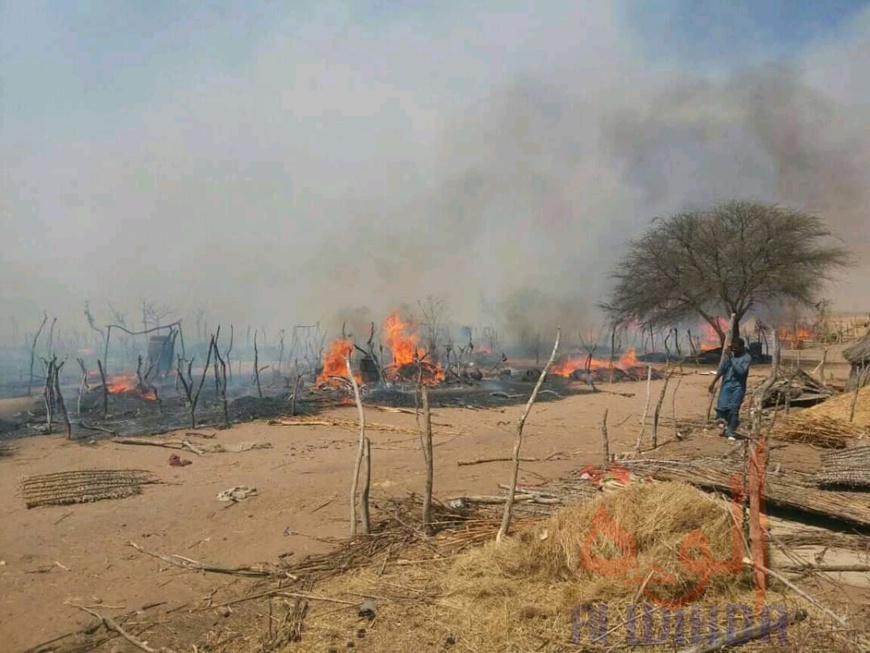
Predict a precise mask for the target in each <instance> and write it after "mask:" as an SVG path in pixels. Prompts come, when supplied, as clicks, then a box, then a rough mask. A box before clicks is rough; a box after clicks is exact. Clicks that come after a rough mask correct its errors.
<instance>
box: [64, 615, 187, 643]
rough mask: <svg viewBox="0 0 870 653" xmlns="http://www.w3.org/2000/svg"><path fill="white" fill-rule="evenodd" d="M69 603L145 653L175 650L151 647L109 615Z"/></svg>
mask: <svg viewBox="0 0 870 653" xmlns="http://www.w3.org/2000/svg"><path fill="white" fill-rule="evenodd" d="M70 605H71V606H73V607H74V608H78V609H79V610H82V611H84V612H87V613H88V614H90V615H91V616H94V617H96V618H97V619H99V620H100V621H101V622H102V624H103V625H104V626H105V627H106V628H107V629H109V630H113V631H115V632H116V633H118V634H119V635H120V636H121V637H123V638H124V639H126V640H127V641H128V642H130V643H131V644H132V645H133V646H135V647H136V648H138V649H141V650H143V651H145V653H175V651H173V650H172V649H171V648H167V647H165V646H161V647H160V648H152V647H151V646H149V645H148V643H147V642H143V641H142V640H141V639H138V638H136V637H133V635H131V634H130V633H128V632H127V631H126V630H124V629H123V628H121V626H120V625H118V622H117V621H115V620H114V619H112V618H111V617H107V616H105V615H101V614H99V613H98V612H94V611H93V610H91V609H90V608H86V607H84V606H83V605H76V604H75V603H70Z"/></svg>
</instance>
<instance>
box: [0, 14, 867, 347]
mask: <svg viewBox="0 0 870 653" xmlns="http://www.w3.org/2000/svg"><path fill="white" fill-rule="evenodd" d="M290 5H293V6H294V7H295V8H294V9H288V8H287V7H288V6H290ZM772 63H778V64H779V65H780V67H777V68H771V67H770V64H772ZM868 71H870V10H868V8H867V3H866V2H847V1H845V0H829V1H828V2H824V3H810V2H799V1H792V2H786V1H784V0H779V1H769V2H761V3H759V2H749V1H748V0H747V1H739V2H726V1H725V0H722V1H720V2H714V1H712V0H696V1H689V0H668V1H665V2H655V3H651V2H641V1H640V0H624V1H623V2H617V1H614V2H605V1H604V0H596V1H594V2H593V1H587V2H568V1H564V2H563V1H561V0H552V1H550V2H520V1H511V0H499V1H497V2H496V1H495V0H484V1H482V2H477V3H473V4H472V3H467V2H463V3H460V2H453V1H443V2H437V3H436V2H422V1H420V0H380V1H372V2H365V1H362V2H361V1H357V2H324V1H320V2H316V3H315V2H312V3H308V2H296V3H279V2H267V1H264V0H261V1H256V0H249V1H245V2H241V1H234V2H210V3H183V2H170V1H168V0H157V1H152V2H129V1H128V2H120V1H115V2H108V1H104V2H100V1H85V0H81V1H79V2H75V3H72V2H39V1H38V0H26V1H25V0H6V2H5V3H0V82H2V88H0V92H2V97H0V101H2V103H0V171H2V175H0V202H2V204H0V316H3V319H2V320H0V334H2V333H3V332H6V331H8V327H9V319H8V316H9V315H13V314H14V315H16V316H18V320H19V323H20V324H22V328H32V327H35V326H36V324H38V318H39V315H40V314H41V311H42V309H46V310H48V311H49V312H50V313H53V314H57V315H60V316H61V319H62V320H64V319H66V320H70V321H72V320H75V321H79V322H80V323H81V324H82V325H83V324H84V322H83V316H82V314H81V305H82V303H83V302H84V300H85V299H89V300H90V301H91V303H92V305H93V307H94V309H95V310H96V312H97V313H98V314H99V316H98V319H99V320H100V321H105V320H108V318H109V316H108V313H107V312H106V302H107V301H111V302H113V303H114V304H117V305H122V306H129V307H133V306H135V305H136V302H137V301H139V300H140V299H141V298H143V297H148V298H151V299H154V300H157V301H160V302H163V303H168V304H171V305H172V306H174V307H175V308H176V309H177V311H178V314H179V315H182V314H186V313H188V311H187V310H186V308H185V307H188V308H189V309H190V311H191V312H192V310H193V309H195V308H199V307H202V308H205V309H206V310H207V311H208V313H209V314H210V315H211V319H212V321H217V320H220V321H225V322H230V321H232V322H235V323H236V324H244V323H262V324H267V325H270V326H282V327H283V326H289V325H290V324H292V323H294V322H313V321H315V320H318V319H322V320H327V321H329V320H333V319H335V318H336V316H341V315H345V314H347V313H349V312H354V314H356V315H364V313H365V311H364V310H363V308H367V309H370V310H371V311H372V316H373V319H377V320H380V319H382V317H383V314H384V312H385V311H387V310H389V309H390V308H391V307H393V306H396V305H398V304H400V303H402V302H410V303H413V302H414V301H416V299H418V298H421V297H424V296H426V295H427V294H430V293H431V294H436V295H443V296H445V297H446V298H447V300H448V301H449V304H450V307H451V313H452V314H453V316H454V317H455V318H456V319H458V320H460V321H468V322H476V323H479V324H480V323H485V322H487V321H488V320H493V319H495V317H493V315H494V314H493V313H492V312H490V313H487V312H486V311H485V310H484V309H483V308H482V307H485V306H491V307H495V315H498V314H502V315H504V314H507V313H511V314H514V313H515V311H516V308H517V302H519V308H520V309H521V310H531V308H532V304H531V303H529V304H528V306H527V305H526V303H524V302H526V300H525V299H522V298H523V297H526V298H528V297H529V295H528V293H529V292H531V293H532V294H533V295H534V293H536V292H538V291H546V293H548V297H549V296H551V297H552V299H553V303H552V304H547V302H549V299H548V300H546V301H544V303H545V304H547V305H550V306H551V308H552V311H554V312H555V313H558V315H551V316H550V317H551V318H552V319H555V320H561V319H567V320H578V321H579V320H583V319H592V318H591V317H589V316H591V315H592V308H591V307H592V306H593V305H594V303H595V302H596V301H597V300H599V299H601V297H602V293H603V292H605V291H606V287H607V278H606V277H607V274H608V272H609V271H610V268H611V266H612V264H613V262H614V258H615V256H618V254H619V247H620V245H621V244H622V243H624V242H625V241H626V239H628V238H631V237H634V236H636V235H638V234H639V233H640V231H641V230H642V229H643V228H644V226H645V225H646V224H648V222H649V220H650V219H651V218H652V217H654V216H655V215H658V214H661V213H662V212H667V211H675V210H678V209H680V208H682V207H684V206H685V205H686V204H687V203H697V202H706V201H711V200H715V199H718V198H722V197H731V196H741V197H743V196H751V197H753V198H757V199H764V200H776V201H785V202H789V203H791V204H796V205H799V206H801V207H803V208H808V209H811V210H816V211H819V212H820V213H821V214H822V215H824V216H825V217H827V218H828V219H829V221H830V223H831V225H832V226H833V227H834V228H835V229H837V230H838V232H840V233H842V234H843V235H844V236H846V237H847V238H848V240H849V242H850V243H851V244H855V245H857V246H858V247H859V250H860V252H859V253H866V252H867V251H868V247H867V243H868V240H867V239H868V235H870V233H868V232H870V229H868V219H867V217H866V216H867V214H868V208H870V191H868V189H870V183H868V182H870V172H868V171H870V134H868V130H867V128H866V125H867V124H868V118H870V115H868V113H870V79H868V77H870V72H868ZM863 270H864V272H870V270H868V268H867V267H866V266H865V268H863ZM865 285H866V284H865ZM521 291H522V292H525V293H526V294H525V295H523V294H517V293H520V292H521ZM834 296H835V297H836V298H837V300H838V301H839V303H840V305H841V306H842V307H843V308H856V309H862V310H863V309H867V308H868V307H870V306H868V304H870V301H868V295H867V292H866V291H864V290H863V289H862V288H861V287H860V284H858V283H856V282H853V283H851V284H850V283H844V284H841V285H840V286H839V287H837V288H836V289H835V290H834ZM529 301H530V300H529ZM557 305H558V308H554V307H556V306H557ZM361 307H362V308H361ZM542 319H544V318H542ZM31 322H33V323H34V324H33V325H31V324H30V323H31Z"/></svg>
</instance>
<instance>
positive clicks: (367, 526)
mask: <svg viewBox="0 0 870 653" xmlns="http://www.w3.org/2000/svg"><path fill="white" fill-rule="evenodd" d="M363 459H364V460H365V468H366V477H365V483H363V488H362V492H361V493H360V506H359V513H360V519H361V521H362V529H363V533H364V534H365V535H368V534H369V533H371V528H372V527H371V519H369V492H370V491H371V486H372V441H371V440H369V439H368V438H365V448H364V451H363Z"/></svg>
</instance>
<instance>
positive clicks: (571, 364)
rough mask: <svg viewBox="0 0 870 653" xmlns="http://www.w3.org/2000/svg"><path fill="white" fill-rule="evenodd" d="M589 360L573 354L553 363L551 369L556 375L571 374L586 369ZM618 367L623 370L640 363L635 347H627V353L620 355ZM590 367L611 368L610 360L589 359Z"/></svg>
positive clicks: (598, 368)
mask: <svg viewBox="0 0 870 653" xmlns="http://www.w3.org/2000/svg"><path fill="white" fill-rule="evenodd" d="M587 361H588V357H587V356H572V357H571V358H568V359H566V360H563V361H561V362H560V363H557V364H555V365H553V367H552V368H551V371H552V373H553V374H555V375H556V376H571V374H572V373H573V372H576V371H577V370H585V369H586V363H587ZM614 365H615V366H616V367H618V368H619V369H621V370H624V369H627V368H630V367H636V366H637V365H638V361H637V352H635V350H634V349H627V350H626V351H625V353H624V354H623V355H622V356H620V358H619V360H618V361H616V362H615V363H614ZM589 369H591V370H609V369H610V361H609V360H602V359H600V358H593V359H592V360H591V361H589Z"/></svg>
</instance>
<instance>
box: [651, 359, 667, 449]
mask: <svg viewBox="0 0 870 653" xmlns="http://www.w3.org/2000/svg"><path fill="white" fill-rule="evenodd" d="M670 380H671V371H670V370H668V373H667V374H665V382H664V383H663V384H662V392H661V394H660V395H659V400H658V402H656V409H655V411H654V412H653V427H652V446H653V449H655V448H656V447H658V446H659V417H660V416H661V413H662V404H663V403H664V401H665V393H666V392H667V391H668V382H669V381H670Z"/></svg>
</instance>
